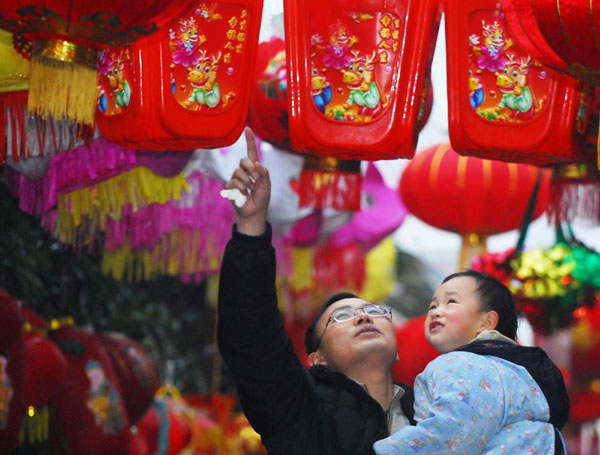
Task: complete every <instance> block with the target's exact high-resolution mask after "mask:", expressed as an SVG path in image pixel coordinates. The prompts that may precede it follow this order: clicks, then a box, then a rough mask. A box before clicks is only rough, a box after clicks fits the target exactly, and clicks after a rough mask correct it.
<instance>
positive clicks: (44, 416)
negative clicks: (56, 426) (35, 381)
mask: <svg viewBox="0 0 600 455" xmlns="http://www.w3.org/2000/svg"><path fill="white" fill-rule="evenodd" d="M48 417H49V415H48V408H47V407H46V406H41V407H37V408H36V407H33V406H29V407H28V408H27V411H26V415H25V418H24V419H23V424H22V425H21V430H20V432H19V445H20V446H22V445H23V444H24V443H25V438H27V443H28V444H29V445H33V444H37V443H41V442H46V441H47V440H48V435H49V431H48Z"/></svg>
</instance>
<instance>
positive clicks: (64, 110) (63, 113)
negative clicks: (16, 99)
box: [27, 56, 98, 125]
mask: <svg viewBox="0 0 600 455" xmlns="http://www.w3.org/2000/svg"><path fill="white" fill-rule="evenodd" d="M97 79H98V73H97V71H96V70H95V69H93V68H89V67H87V66H85V65H80V64H78V63H75V62H62V61H52V60H48V59H47V58H46V57H44V56H32V57H31V66H30V75H29V98H28V104H27V109H28V110H29V112H31V113H32V114H37V115H39V116H41V117H42V118H44V119H46V118H48V116H52V117H53V118H55V119H56V120H62V119H65V118H66V119H70V120H72V121H74V122H77V123H80V124H87V125H93V124H94V113H95V111H96V99H97V92H96V91H97V89H96V84H97Z"/></svg>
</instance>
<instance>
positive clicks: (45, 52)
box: [0, 0, 183, 125]
mask: <svg viewBox="0 0 600 455" xmlns="http://www.w3.org/2000/svg"><path fill="white" fill-rule="evenodd" d="M182 6H183V5H181V4H180V3H177V2H170V1H167V0H151V1H139V0H123V1H120V2H116V3H115V2H106V1H98V2H94V3H89V2H88V3H82V2H75V1H70V0H53V1H47V2H44V4H43V5H39V4H37V3H35V2H33V1H12V0H11V1H6V2H4V3H3V4H2V6H1V7H0V28H2V29H4V30H7V31H10V32H12V33H15V34H18V35H19V37H23V38H26V39H29V40H31V41H32V42H33V45H32V51H31V69H30V84H29V97H28V109H29V111H30V112H31V113H32V114H37V115H40V116H41V117H42V118H47V117H48V116H50V115H51V116H52V117H53V118H55V119H57V120H63V119H67V118H68V119H70V120H71V121H73V122H75V123H79V124H86V125H93V124H94V106H95V100H96V79H97V72H96V59H97V52H98V49H100V48H107V47H110V46H118V45H125V44H128V43H131V42H132V41H134V40H136V39H137V38H139V37H141V36H146V35H149V34H151V33H153V32H155V31H156V30H157V29H158V28H159V27H161V26H163V25H164V24H165V23H166V22H168V21H169V20H170V19H171V18H172V17H173V16H174V15H175V14H177V13H178V12H179V11H180V9H181V8H182Z"/></svg>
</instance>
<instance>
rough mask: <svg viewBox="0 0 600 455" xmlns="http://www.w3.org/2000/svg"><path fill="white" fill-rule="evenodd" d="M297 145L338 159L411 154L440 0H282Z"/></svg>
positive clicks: (292, 131)
mask: <svg viewBox="0 0 600 455" xmlns="http://www.w3.org/2000/svg"><path fill="white" fill-rule="evenodd" d="M284 7H285V8H284V12H285V29H286V47H287V56H288V83H289V87H288V89H289V93H288V106H289V113H290V118H289V125H290V136H291V142H292V146H293V148H294V149H295V150H298V151H301V152H303V153H310V154H314V155H320V156H333V157H335V158H342V159H364V160H370V161H373V160H379V159H394V158H400V157H403V158H406V157H411V156H412V155H413V153H414V149H415V145H416V138H417V134H416V130H417V127H418V125H417V124H418V117H419V111H420V109H421V105H422V103H423V102H424V100H426V98H427V96H423V94H424V93H425V91H424V88H426V87H427V86H428V83H429V81H428V76H429V66H430V64H431V60H432V57H433V50H434V48H435V41H436V38H437V30H438V24H439V19H440V12H441V8H440V2H439V0H420V1H415V0H391V1H387V2H371V1H359V2H356V1H350V0H333V1H329V2H325V3H324V2H322V1H319V0H304V1H296V0H286V1H285V2H284Z"/></svg>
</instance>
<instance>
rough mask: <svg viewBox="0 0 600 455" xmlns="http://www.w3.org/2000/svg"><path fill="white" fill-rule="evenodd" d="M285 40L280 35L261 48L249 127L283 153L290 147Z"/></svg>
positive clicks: (253, 89) (266, 42)
mask: <svg viewBox="0 0 600 455" xmlns="http://www.w3.org/2000/svg"><path fill="white" fill-rule="evenodd" d="M287 96H288V91H287V63H286V56H285V41H284V40H282V39H281V38H279V37H277V36H273V37H271V39H269V40H268V41H264V42H262V43H260V44H259V45H258V54H257V57H256V72H255V77H254V85H253V86H252V95H251V98H250V111H249V112H248V126H249V127H250V128H252V131H253V132H254V134H256V135H257V136H258V137H260V138H261V139H262V140H263V141H267V142H269V143H271V144H273V145H274V146H275V147H277V148H278V149H281V150H286V151H293V150H292V146H291V144H290V130H289V125H288V105H287Z"/></svg>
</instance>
